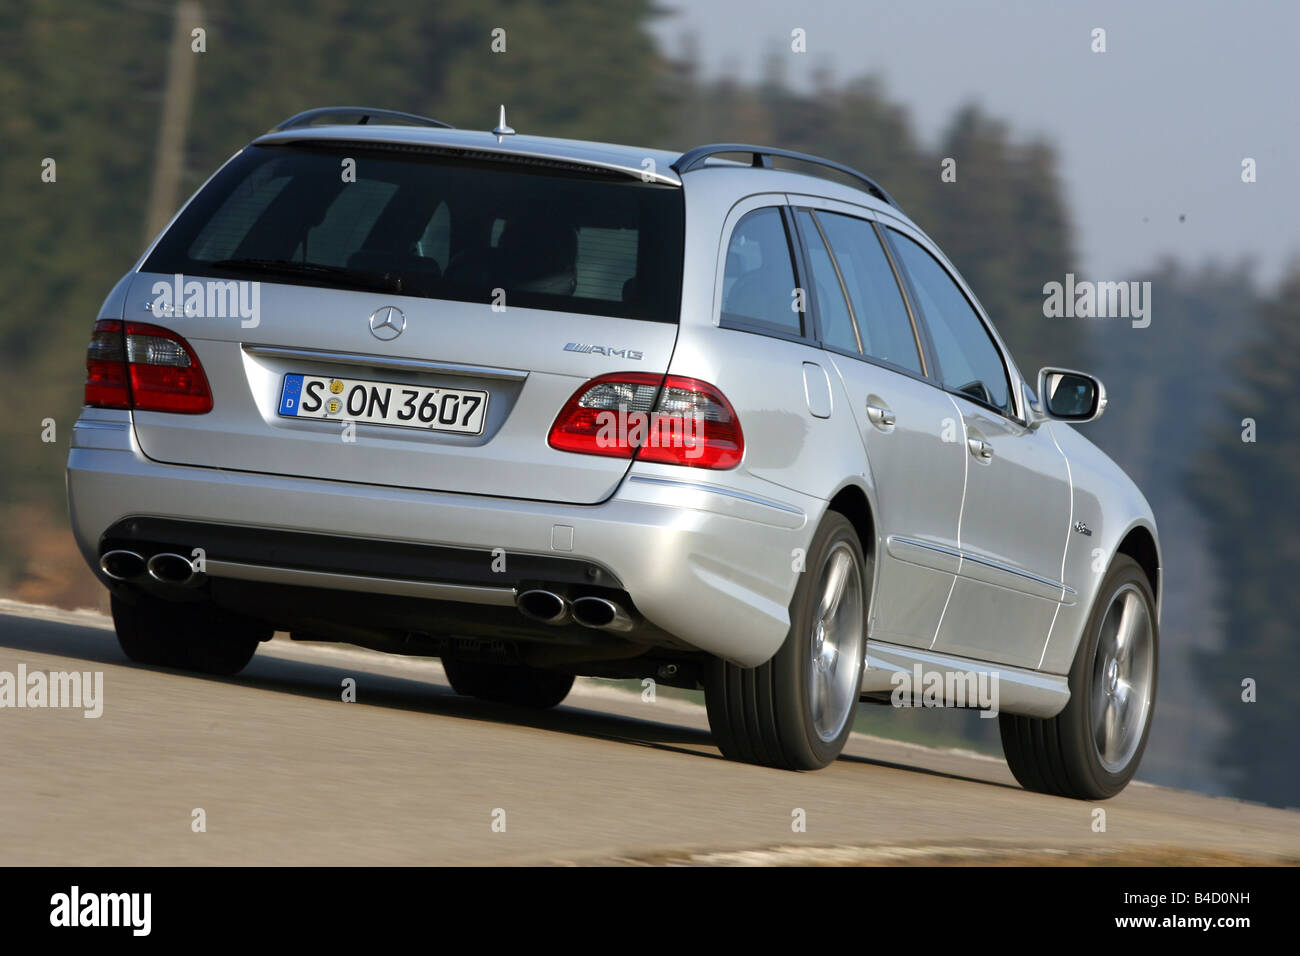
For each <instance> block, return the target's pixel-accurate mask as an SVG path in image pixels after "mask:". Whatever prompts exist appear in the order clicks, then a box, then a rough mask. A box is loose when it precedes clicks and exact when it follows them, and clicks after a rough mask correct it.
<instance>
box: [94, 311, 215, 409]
mask: <svg viewBox="0 0 1300 956" xmlns="http://www.w3.org/2000/svg"><path fill="white" fill-rule="evenodd" d="M85 401H86V404H87V405H93V406H96V407H97V408H135V409H138V410H139V411H145V412H178V413H180V414H186V415H201V414H203V413H204V412H210V411H212V391H211V390H210V389H209V388H208V379H207V376H206V375H204V374H203V366H202V365H200V364H199V357H198V356H197V355H195V354H194V350H193V349H192V348H190V345H189V343H188V342H186V341H185V340H184V339H183V338H181V337H180V336H179V335H177V334H176V333H175V332H172V331H170V330H168V329H164V328H161V327H160V326H157V325H148V324H146V323H144V322H119V321H118V320H116V319H100V320H99V321H98V322H96V323H95V329H94V332H93V333H92V334H91V337H90V346H89V348H88V349H87V350H86V397H85Z"/></svg>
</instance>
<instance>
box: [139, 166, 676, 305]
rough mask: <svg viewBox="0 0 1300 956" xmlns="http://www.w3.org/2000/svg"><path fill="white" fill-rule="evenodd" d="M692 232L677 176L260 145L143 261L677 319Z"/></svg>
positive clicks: (169, 268) (224, 273) (162, 269)
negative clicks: (642, 177) (687, 233)
mask: <svg viewBox="0 0 1300 956" xmlns="http://www.w3.org/2000/svg"><path fill="white" fill-rule="evenodd" d="M480 156H481V154H480ZM683 231H684V211H683V200H682V195H681V190H680V189H679V188H677V187H674V186H666V185H661V184H657V183H643V182H641V181H639V180H637V179H632V178H628V177H625V176H621V175H615V174H605V173H603V172H601V171H593V172H592V173H591V174H590V175H588V174H586V173H585V172H584V171H580V170H572V169H567V168H559V169H553V168H548V167H545V166H542V165H538V166H531V165H523V164H522V163H516V162H501V161H492V160H489V159H481V158H475V159H474V160H473V161H468V160H465V159H461V158H456V157H451V156H446V155H438V154H434V153H432V152H426V151H423V150H421V149H420V148H418V147H415V148H410V149H406V148H401V149H384V148H379V149H376V148H375V146H374V145H373V144H360V143H339V142H333V143H317V144H290V145H278V146H250V147H248V148H247V149H245V150H244V151H243V152H242V153H240V154H239V155H238V156H236V157H235V158H234V159H233V160H231V162H230V163H229V164H227V165H226V167H225V168H224V169H222V171H221V172H220V173H219V174H218V175H217V176H216V177H215V178H214V179H213V180H212V182H211V183H209V184H208V186H207V187H206V188H205V189H204V190H203V191H202V192H201V193H200V194H199V195H198V196H197V197H195V199H194V201H193V202H192V203H190V205H189V206H188V207H187V208H186V210H185V212H184V213H183V214H182V215H181V216H180V217H179V218H178V219H177V221H176V222H175V224H173V226H172V227H171V228H170V229H169V230H168V231H167V233H166V234H165V235H164V236H163V237H162V239H161V240H160V241H159V243H158V245H157V246H156V247H155V248H154V250H153V252H152V253H150V255H149V257H148V259H147V260H146V261H145V263H144V266H143V267H142V269H143V271H145V272H155V273H164V274H175V273H181V274H183V275H187V276H188V275H211V276H220V277H235V278H248V277H257V278H261V279H263V280H265V281H268V282H282V283H289V284H301V285H313V286H327V287H337V288H348V289H384V290H389V291H394V292H398V293H400V294H402V295H412V296H423V297H427V298H435V299H454V300H458V301H463V302H483V303H484V304H487V305H493V306H498V307H509V306H519V307H523V308H534V309H549V310H555V311H564V312H581V313H588V314H595V315H608V316H617V317H622V318H632V319H648V320H652V321H658V322H676V321H677V317H678V311H679V308H680V299H681V271H682V243H683Z"/></svg>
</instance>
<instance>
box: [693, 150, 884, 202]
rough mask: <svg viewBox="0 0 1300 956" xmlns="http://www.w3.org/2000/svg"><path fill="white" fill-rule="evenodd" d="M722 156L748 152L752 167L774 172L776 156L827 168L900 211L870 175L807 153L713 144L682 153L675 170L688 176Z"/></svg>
mask: <svg viewBox="0 0 1300 956" xmlns="http://www.w3.org/2000/svg"><path fill="white" fill-rule="evenodd" d="M721 153H749V154H751V155H752V157H753V159H752V161H751V162H750V165H751V166H754V167H756V168H761V169H773V168H774V167H773V165H772V159H773V157H778V158H780V159H793V160H797V161H798V162H801V163H811V164H812V165H814V166H824V167H825V168H827V169H833V170H835V171H836V172H838V173H843V174H844V175H845V176H848V177H850V178H851V179H856V180H857V181H858V182H860V183H861V184H862V185H863V186H864V187H866V190H867V192H869V193H871V195H873V196H875V197H876V198H877V199H882V200H884V201H885V202H887V203H889V205H891V206H893V207H894V208H896V209H897V208H898V203H896V202H894V200H893V198H892V197H891V196H890V195H889V193H887V192H885V190H884V189H882V188H881V187H880V185H879V184H878V183H877V182H876V181H875V180H874V179H872V178H871V177H870V176H867V175H865V174H863V173H860V172H858V171H857V170H856V169H854V168H853V167H851V166H845V165H843V164H842V163H836V162H832V161H831V160H829V159H822V158H821V157H820V156H812V155H809V154H808V153H796V152H794V151H793V150H789V149H773V148H771V147H770V146H752V145H747V144H745V143H710V144H709V145H707V146H696V147H695V148H694V149H689V150H687V151H686V152H684V153H682V155H681V156H679V157H678V159H677V162H675V163H673V169H675V170H677V172H678V174H682V173H689V172H690V171H691V170H692V169H699V168H701V167H702V166H704V164H705V162H706V161H707V160H708V159H709V158H710V157H712V156H717V155H719V154H721Z"/></svg>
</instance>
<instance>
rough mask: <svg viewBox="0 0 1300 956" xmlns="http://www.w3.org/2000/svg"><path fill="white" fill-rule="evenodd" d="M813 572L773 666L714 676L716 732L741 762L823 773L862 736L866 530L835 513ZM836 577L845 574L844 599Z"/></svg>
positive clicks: (825, 526)
mask: <svg viewBox="0 0 1300 956" xmlns="http://www.w3.org/2000/svg"><path fill="white" fill-rule="evenodd" d="M844 562H847V564H846V563H844ZM833 568H838V570H834V571H833ZM807 569H808V570H807V571H806V572H805V573H804V574H803V575H802V576H801V578H800V580H799V584H798V586H797V587H796V588H795V593H794V598H793V599H792V600H791V602H790V631H789V633H787V634H786V637H785V642H784V643H783V644H782V645H781V648H780V650H778V651H777V652H776V654H775V655H774V656H773V657H772V659H771V660H769V661H768V662H767V663H765V664H761V665H759V666H758V667H754V668H745V667H739V666H737V665H735V664H730V663H727V662H726V661H722V660H715V661H714V662H713V665H712V667H711V670H710V671H709V673H708V677H707V680H706V682H705V698H704V699H705V705H706V707H707V709H708V715H709V726H710V728H711V729H712V731H713V738H714V741H715V742H716V743H717V745H718V749H719V750H721V751H722V753H723V755H724V756H726V757H728V758H730V759H732V760H741V761H745V762H746V763H756V764H762V765H764V766H769V767H778V768H781V769H784V770H818V769H820V768H822V767H825V766H826V765H827V764H829V763H831V762H832V761H833V760H835V758H836V757H838V756H839V755H840V752H841V751H842V750H843V749H844V744H845V742H847V740H848V738H849V734H850V733H851V732H852V730H853V718H854V716H855V715H856V713H857V703H858V696H859V693H860V690H861V686H862V668H863V661H864V660H865V658H866V633H867V627H866V621H867V606H868V584H869V577H868V575H867V573H866V560H865V558H864V557H863V553H862V544H861V542H859V541H858V535H857V532H856V531H855V530H854V528H853V525H852V524H851V523H850V522H849V520H848V519H847V518H845V517H844V516H843V515H841V514H839V513H837V512H830V513H829V514H828V515H827V516H826V519H825V520H824V521H823V522H822V524H821V527H820V528H818V529H817V533H816V534H815V535H814V536H813V540H812V544H811V545H810V546H809V549H808V563H807ZM832 574H834V575H840V574H842V575H843V577H842V584H841V586H840V588H839V590H838V591H836V590H835V587H834V582H833V581H831V580H829V578H830V576H831V575H832ZM832 592H834V594H833V595H832ZM819 625H820V626H819ZM828 625H829V626H828ZM819 634H820V635H821V638H822V640H821V641H820V642H819V641H818V635H819ZM815 650H819V651H820V653H817V654H815V653H814V651H815ZM815 661H816V662H818V663H815ZM815 684H816V686H819V687H820V688H821V690H820V691H814V685H815ZM814 698H816V701H815V700H814ZM817 703H820V706H815V704H817Z"/></svg>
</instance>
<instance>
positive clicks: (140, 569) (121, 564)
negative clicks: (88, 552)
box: [99, 551, 145, 581]
mask: <svg viewBox="0 0 1300 956" xmlns="http://www.w3.org/2000/svg"><path fill="white" fill-rule="evenodd" d="M144 569H145V564H144V557H143V556H142V555H139V554H136V553H135V552H134V551H105V552H104V555H103V557H101V558H100V559H99V570H101V571H103V572H104V573H105V574H106V575H108V576H109V577H110V578H112V579H113V580H114V581H129V580H131V578H138V577H139V576H140V575H142V574H144Z"/></svg>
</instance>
